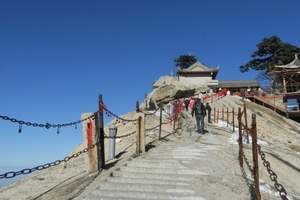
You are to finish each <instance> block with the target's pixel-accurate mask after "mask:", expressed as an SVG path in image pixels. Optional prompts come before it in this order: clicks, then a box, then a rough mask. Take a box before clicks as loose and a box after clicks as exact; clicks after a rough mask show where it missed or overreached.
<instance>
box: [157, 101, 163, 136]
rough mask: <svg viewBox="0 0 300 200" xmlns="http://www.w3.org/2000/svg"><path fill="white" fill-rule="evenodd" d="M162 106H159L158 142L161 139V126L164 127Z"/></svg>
mask: <svg viewBox="0 0 300 200" xmlns="http://www.w3.org/2000/svg"><path fill="white" fill-rule="evenodd" d="M162 111H163V107H162V105H160V106H159V132H158V140H160V139H161V126H162Z"/></svg>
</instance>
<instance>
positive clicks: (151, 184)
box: [75, 126, 251, 200]
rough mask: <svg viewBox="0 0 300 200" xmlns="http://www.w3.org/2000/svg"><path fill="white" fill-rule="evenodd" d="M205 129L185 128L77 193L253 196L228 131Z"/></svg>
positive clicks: (108, 198) (105, 197) (92, 198)
mask: <svg viewBox="0 0 300 200" xmlns="http://www.w3.org/2000/svg"><path fill="white" fill-rule="evenodd" d="M207 130H208V133H206V134H205V135H201V136H200V135H198V134H197V133H195V132H190V131H186V130H184V131H183V132H182V135H181V136H170V137H168V138H167V140H168V141H163V142H160V144H159V145H157V146H156V147H154V148H152V149H150V150H149V151H148V152H147V153H145V154H144V155H142V156H140V157H138V158H134V159H131V160H130V161H128V162H127V163H125V164H124V165H122V167H120V168H118V169H117V170H115V171H113V172H112V174H111V176H110V177H108V178H106V179H105V180H102V181H97V180H95V181H94V182H93V183H92V184H91V186H90V188H87V189H86V191H85V192H83V193H82V194H81V195H80V196H78V197H77V198H75V199H76V200H83V199H84V200H96V199H97V200H99V199H102V200H116V199H120V200H127V199H128V200H129V199H133V200H134V199H149V200H154V199H181V200H204V199H251V195H250V193H249V188H248V186H247V184H246V182H245V180H244V178H243V176H242V172H241V170H240V168H239V165H238V161H237V146H235V145H233V144H230V143H229V142H228V138H229V137H230V133H229V132H226V131H224V130H221V129H218V128H215V127H213V126H212V127H207ZM91 188H92V189H91Z"/></svg>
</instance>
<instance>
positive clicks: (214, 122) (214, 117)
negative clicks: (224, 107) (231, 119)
mask: <svg viewBox="0 0 300 200" xmlns="http://www.w3.org/2000/svg"><path fill="white" fill-rule="evenodd" d="M214 123H216V108H214Z"/></svg>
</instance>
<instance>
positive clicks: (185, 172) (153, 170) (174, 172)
mask: <svg viewBox="0 0 300 200" xmlns="http://www.w3.org/2000/svg"><path fill="white" fill-rule="evenodd" d="M121 172H132V173H152V174H172V175H208V174H207V173H204V172H201V171H197V170H192V169H176V168H175V169H174V168H169V169H166V168H151V167H122V168H121Z"/></svg>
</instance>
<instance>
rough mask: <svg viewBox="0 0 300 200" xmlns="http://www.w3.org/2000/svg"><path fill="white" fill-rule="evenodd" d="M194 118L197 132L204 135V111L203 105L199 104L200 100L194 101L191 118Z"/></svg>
mask: <svg viewBox="0 0 300 200" xmlns="http://www.w3.org/2000/svg"><path fill="white" fill-rule="evenodd" d="M194 114H195V118H196V124H197V132H198V133H202V134H204V117H205V115H206V110H205V106H204V104H203V103H202V102H201V99H200V98H197V99H196V102H195V105H194V108H193V111H192V116H194Z"/></svg>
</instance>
